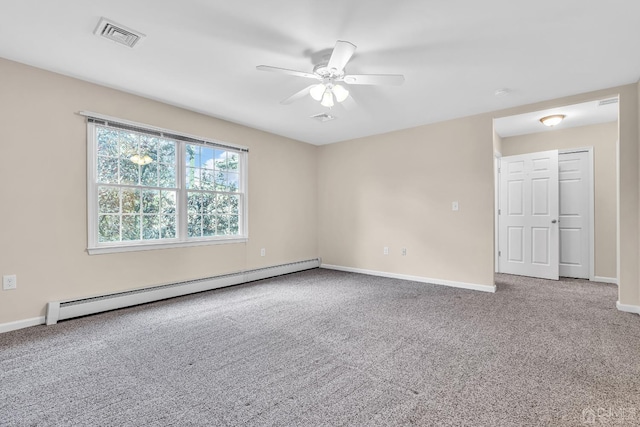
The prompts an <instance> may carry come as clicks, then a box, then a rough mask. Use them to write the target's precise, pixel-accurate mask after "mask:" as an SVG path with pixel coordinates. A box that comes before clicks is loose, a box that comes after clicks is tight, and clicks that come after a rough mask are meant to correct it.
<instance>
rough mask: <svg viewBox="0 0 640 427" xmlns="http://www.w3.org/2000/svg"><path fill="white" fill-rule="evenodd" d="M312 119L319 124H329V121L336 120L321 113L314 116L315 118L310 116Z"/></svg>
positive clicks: (329, 115)
mask: <svg viewBox="0 0 640 427" xmlns="http://www.w3.org/2000/svg"><path fill="white" fill-rule="evenodd" d="M311 118H312V119H316V120H317V121H319V122H323V123H324V122H329V121H331V120H335V119H336V118H335V117H334V116H332V115H331V114H327V113H322V114H316V115H315V116H311Z"/></svg>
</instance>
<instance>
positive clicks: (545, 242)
mask: <svg viewBox="0 0 640 427" xmlns="http://www.w3.org/2000/svg"><path fill="white" fill-rule="evenodd" d="M558 205H559V203H558V150H551V151H544V152H539V153H531V154H522V155H518V156H509V157H503V158H502V159H501V161H500V208H499V223H500V225H499V239H500V255H499V258H500V271H501V272H503V273H509V274H518V275H522V276H530V277H541V278H545V279H554V280H558V273H559V259H558V256H559V254H558V252H559V238H558V236H559V232H558V231H559V227H558V209H559V206H558Z"/></svg>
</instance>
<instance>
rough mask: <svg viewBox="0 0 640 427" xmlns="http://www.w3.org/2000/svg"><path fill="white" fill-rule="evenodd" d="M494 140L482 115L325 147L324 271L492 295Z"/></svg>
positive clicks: (321, 167)
mask: <svg viewBox="0 0 640 427" xmlns="http://www.w3.org/2000/svg"><path fill="white" fill-rule="evenodd" d="M492 132H493V128H492V120H491V117H490V116H488V115H482V116H474V117H467V118H464V119H459V120H452V121H447V122H443V123H438V124H433V125H428V126H421V127H417V128H413V129H407V130H402V131H397V132H392V133H389V134H383V135H377V136H371V137H366V138H362V139H356V140H352V141H348V142H342V143H338V144H331V145H326V146H322V147H320V150H319V158H318V185H319V191H318V195H319V209H320V211H319V216H318V220H319V233H318V236H319V248H320V255H321V257H322V261H323V263H326V264H332V265H339V266H343V267H351V268H359V269H367V270H377V271H383V272H386V273H395V274H405V275H412V276H421V277H425V278H433V279H440V280H448V281H455V282H463V283H472V284H480V285H490V286H493V148H492V147H493V145H492V138H491V135H492ZM453 201H458V202H459V207H460V210H459V211H457V212H453V211H452V210H451V203H452V202H453ZM384 246H388V247H389V249H390V253H389V255H383V247H384ZM403 247H405V248H407V255H406V256H402V255H401V248H403Z"/></svg>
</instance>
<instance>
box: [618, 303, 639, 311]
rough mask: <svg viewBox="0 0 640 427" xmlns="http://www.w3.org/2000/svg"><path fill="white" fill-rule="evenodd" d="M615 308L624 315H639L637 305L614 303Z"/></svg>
mask: <svg viewBox="0 0 640 427" xmlns="http://www.w3.org/2000/svg"><path fill="white" fill-rule="evenodd" d="M616 307H617V308H618V310H620V311H624V312H626V313H635V314H640V306H637V305H629V304H620V301H616Z"/></svg>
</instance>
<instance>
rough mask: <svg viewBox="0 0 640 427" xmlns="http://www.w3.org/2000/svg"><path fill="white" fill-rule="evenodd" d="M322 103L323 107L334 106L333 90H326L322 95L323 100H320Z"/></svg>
mask: <svg viewBox="0 0 640 427" xmlns="http://www.w3.org/2000/svg"><path fill="white" fill-rule="evenodd" d="M320 105H322V106H323V107H328V108H331V107H333V105H334V104H333V93H331V91H330V90H329V89H327V90H325V91H324V95H323V96H322V102H320Z"/></svg>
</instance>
